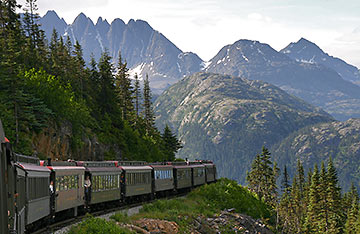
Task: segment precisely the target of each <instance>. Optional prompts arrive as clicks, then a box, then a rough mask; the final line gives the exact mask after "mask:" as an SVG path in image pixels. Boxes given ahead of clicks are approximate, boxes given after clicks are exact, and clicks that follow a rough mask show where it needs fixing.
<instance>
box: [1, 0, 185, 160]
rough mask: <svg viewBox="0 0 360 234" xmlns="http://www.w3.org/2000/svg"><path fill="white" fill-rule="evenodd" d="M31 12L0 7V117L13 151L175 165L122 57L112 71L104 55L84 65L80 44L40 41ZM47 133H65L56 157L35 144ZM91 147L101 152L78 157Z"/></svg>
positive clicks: (4, 0)
mask: <svg viewBox="0 0 360 234" xmlns="http://www.w3.org/2000/svg"><path fill="white" fill-rule="evenodd" d="M20 9H23V10H24V11H25V13H24V14H23V15H22V16H21V17H20V14H19V13H17V12H18V11H19V10H20ZM37 10H38V9H37V4H36V0H26V4H25V5H24V6H20V5H19V4H18V3H17V1H16V0H1V1H0V110H1V111H0V119H1V120H2V123H3V125H4V130H5V133H6V136H7V138H8V139H9V140H10V142H11V143H12V145H13V148H14V151H15V152H18V153H22V154H26V155H33V154H36V155H38V156H39V157H40V158H47V157H50V156H52V157H56V158H59V159H68V158H70V157H71V158H72V159H82V160H104V159H106V160H114V159H117V160H144V161H164V160H173V159H175V153H176V151H177V150H178V149H179V148H180V147H181V145H180V142H179V141H178V140H177V139H176V137H175V135H174V134H173V133H172V132H171V129H170V128H169V127H166V128H165V129H164V132H163V133H161V132H160V131H159V130H158V129H157V128H156V127H155V124H154V114H153V110H152V103H151V98H152V94H151V90H150V87H149V79H148V78H147V77H146V78H145V79H144V80H143V81H142V80H140V79H139V78H138V77H137V76H135V78H134V79H130V77H129V75H128V68H127V63H126V61H124V60H123V59H122V58H121V54H120V56H119V60H118V62H117V64H115V65H114V64H112V63H111V59H112V58H111V57H110V56H109V53H108V52H107V51H106V50H105V52H103V54H102V56H101V58H100V59H99V61H95V59H92V60H91V62H90V64H86V63H85V61H84V58H83V54H82V48H81V46H80V44H79V42H76V43H75V45H73V44H72V43H71V42H70V39H69V38H63V37H61V36H59V35H58V33H57V32H56V31H55V30H54V31H53V34H52V36H51V38H45V36H44V32H43V31H42V30H41V29H40V25H39V24H38V23H37V22H38V18H39V15H38V13H37ZM141 87H143V88H142V89H141ZM49 129H54V131H53V133H52V136H47V137H48V138H51V137H56V135H59V134H60V133H61V131H62V129H69V133H68V135H69V150H67V151H66V150H65V151H64V152H63V154H62V155H56V154H55V155H46V151H45V150H42V149H41V148H39V147H36V146H35V144H34V142H35V141H36V139H37V138H38V136H39V135H41V134H43V135H45V136H46V135H49V132H51V131H49ZM84 139H91V140H89V141H90V143H89V142H87V143H86V141H85V140H84ZM94 139H95V140H94ZM91 144H92V145H100V146H99V147H98V148H101V150H100V152H101V153H98V154H96V155H95V156H93V157H90V156H89V155H86V154H84V153H83V152H84V148H86V147H90V146H89V145H91ZM64 154H68V155H64Z"/></svg>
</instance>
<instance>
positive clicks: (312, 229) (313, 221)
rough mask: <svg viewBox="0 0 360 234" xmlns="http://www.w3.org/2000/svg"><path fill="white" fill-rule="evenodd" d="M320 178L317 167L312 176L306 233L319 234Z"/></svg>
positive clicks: (305, 224) (305, 226)
mask: <svg viewBox="0 0 360 234" xmlns="http://www.w3.org/2000/svg"><path fill="white" fill-rule="evenodd" d="M319 194H320V178H319V169H318V167H317V165H315V167H314V172H313V173H312V176H311V185H310V190H309V203H308V206H307V212H306V216H305V223H304V231H305V232H306V233H319V222H320V220H319V215H318V214H319V212H320V207H319V201H320V196H319Z"/></svg>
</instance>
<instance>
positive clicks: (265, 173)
mask: <svg viewBox="0 0 360 234" xmlns="http://www.w3.org/2000/svg"><path fill="white" fill-rule="evenodd" d="M278 171H279V169H278V168H277V166H276V164H275V167H272V162H271V160H270V152H269V150H268V149H267V148H265V147H264V146H263V147H262V153H261V154H260V155H256V158H255V159H254V161H253V163H252V166H251V170H250V172H248V173H247V178H246V179H247V181H248V182H249V189H250V190H252V191H253V192H255V193H256V194H257V195H258V197H259V199H264V201H265V202H268V203H269V204H271V205H272V206H274V205H275V202H276V199H277V197H276V196H277V191H276V190H277V186H276V179H277V176H278V175H277V174H278Z"/></svg>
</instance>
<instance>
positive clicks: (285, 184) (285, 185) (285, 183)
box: [281, 165, 290, 193]
mask: <svg viewBox="0 0 360 234" xmlns="http://www.w3.org/2000/svg"><path fill="white" fill-rule="evenodd" d="M281 192H282V193H289V192H290V184H289V175H288V172H287V168H286V165H284V170H283V177H282V180H281Z"/></svg>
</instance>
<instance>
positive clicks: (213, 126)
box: [154, 73, 332, 182]
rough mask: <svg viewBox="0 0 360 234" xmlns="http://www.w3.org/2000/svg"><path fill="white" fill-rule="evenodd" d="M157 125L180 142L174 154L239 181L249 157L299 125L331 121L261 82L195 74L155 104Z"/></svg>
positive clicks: (311, 108)
mask: <svg viewBox="0 0 360 234" xmlns="http://www.w3.org/2000/svg"><path fill="white" fill-rule="evenodd" d="M154 106H155V114H156V116H157V119H156V123H157V125H158V126H159V129H163V127H164V125H165V124H168V125H169V126H171V127H172V129H174V130H175V131H176V133H177V135H178V137H179V138H180V140H181V141H182V142H183V144H184V148H182V149H181V150H180V151H179V153H178V156H179V157H182V158H191V159H210V160H214V161H215V163H216V164H217V166H218V169H219V176H225V177H228V178H234V179H236V180H238V181H240V182H244V179H245V173H246V171H247V170H248V169H249V167H250V164H251V161H252V159H253V157H254V156H255V155H256V154H257V153H258V152H259V151H260V150H261V147H262V146H263V145H265V146H267V147H270V146H272V145H274V144H275V143H277V142H279V141H281V140H282V139H284V138H285V137H286V136H288V135H289V134H290V133H292V132H293V131H296V130H298V129H300V128H302V127H305V126H308V125H311V124H315V123H321V122H328V121H332V118H331V117H330V116H329V115H328V114H326V113H325V112H323V111H322V110H320V109H318V108H315V107H313V106H311V105H309V104H307V103H305V102H303V101H302V100H300V99H298V98H295V97H293V96H290V95H288V94H287V93H285V92H284V91H282V90H281V89H279V88H277V87H275V86H273V85H270V84H268V83H264V82H260V81H251V80H246V79H242V78H239V77H233V76H225V75H217V74H209V73H197V74H195V75H193V76H190V77H186V78H184V79H182V80H181V81H180V82H178V83H176V84H175V85H174V86H172V87H170V88H169V89H168V90H166V91H165V92H164V93H163V94H162V95H161V96H160V97H159V98H158V99H157V101H156V102H155V104H154Z"/></svg>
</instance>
